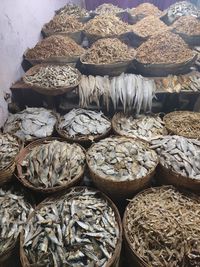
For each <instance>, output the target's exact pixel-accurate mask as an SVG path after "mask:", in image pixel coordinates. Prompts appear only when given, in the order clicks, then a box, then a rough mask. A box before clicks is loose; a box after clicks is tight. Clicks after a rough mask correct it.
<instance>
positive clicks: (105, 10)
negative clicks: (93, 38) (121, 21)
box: [95, 3, 123, 15]
mask: <svg viewBox="0 0 200 267" xmlns="http://www.w3.org/2000/svg"><path fill="white" fill-rule="evenodd" d="M122 11H123V9H122V8H120V7H118V6H115V5H113V4H110V3H105V4H102V5H100V6H98V7H97V8H96V9H95V13H97V14H100V15H104V14H108V15H111V14H117V13H119V12H122Z"/></svg>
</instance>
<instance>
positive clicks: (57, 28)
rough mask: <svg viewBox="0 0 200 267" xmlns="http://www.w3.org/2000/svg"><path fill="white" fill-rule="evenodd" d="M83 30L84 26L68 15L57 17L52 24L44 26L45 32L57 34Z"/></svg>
mask: <svg viewBox="0 0 200 267" xmlns="http://www.w3.org/2000/svg"><path fill="white" fill-rule="evenodd" d="M82 29H83V24H82V23H81V22H79V21H78V20H77V19H76V18H75V17H73V16H68V15H66V14H60V15H57V16H55V17H54V18H53V19H52V20H51V21H50V22H48V23H47V24H45V25H44V28H43V30H44V31H51V32H52V33H56V32H70V33H71V32H78V31H81V30H82Z"/></svg>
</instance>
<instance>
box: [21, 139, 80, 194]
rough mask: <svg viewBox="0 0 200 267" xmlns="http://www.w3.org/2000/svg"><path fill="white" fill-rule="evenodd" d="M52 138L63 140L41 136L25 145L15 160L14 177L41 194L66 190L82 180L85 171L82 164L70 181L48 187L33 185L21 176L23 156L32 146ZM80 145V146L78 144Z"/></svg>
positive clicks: (44, 142)
mask: <svg viewBox="0 0 200 267" xmlns="http://www.w3.org/2000/svg"><path fill="white" fill-rule="evenodd" d="M54 140H58V141H61V142H65V141H64V140H63V139H60V138H53V137H52V138H43V139H39V140H37V141H35V142H32V143H30V144H29V145H28V146H26V147H25V148H24V149H23V150H22V151H21V152H20V154H19V157H18V161H17V174H16V177H17V179H18V180H19V181H20V182H21V183H22V184H23V185H24V186H25V187H27V188H29V189H31V190H32V191H35V192H38V193H40V194H41V195H42V194H43V195H48V194H53V193H57V192H60V191H65V190H67V189H68V188H70V187H72V186H75V185H78V184H79V183H80V182H81V181H82V178H83V175H84V171H85V166H83V168H82V170H81V172H80V173H79V174H78V175H77V176H75V177H74V178H73V179H72V180H71V181H69V182H67V183H66V184H64V185H61V186H55V187H50V188H42V187H35V186H34V185H32V184H31V183H30V182H29V181H28V180H27V179H26V178H25V177H24V176H23V173H22V166H21V163H22V161H23V160H24V158H25V157H26V156H27V154H29V153H30V151H31V150H32V149H33V148H34V147H37V146H39V145H42V144H47V143H49V142H51V141H54ZM80 147H81V146H80ZM81 149H82V150H83V151H85V150H84V148H82V147H81Z"/></svg>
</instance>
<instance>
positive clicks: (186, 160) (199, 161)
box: [151, 135, 200, 179]
mask: <svg viewBox="0 0 200 267" xmlns="http://www.w3.org/2000/svg"><path fill="white" fill-rule="evenodd" d="M151 144H152V145H151V148H152V149H155V150H156V152H157V153H158V155H159V158H160V163H161V164H162V165H163V166H164V167H166V168H168V169H171V170H173V171H174V172H176V173H178V174H181V175H182V176H184V177H189V178H193V179H200V141H197V140H194V139H187V138H185V137H182V136H178V135H173V136H164V137H162V138H158V139H155V140H152V141H151Z"/></svg>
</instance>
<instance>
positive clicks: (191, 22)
mask: <svg viewBox="0 0 200 267" xmlns="http://www.w3.org/2000/svg"><path fill="white" fill-rule="evenodd" d="M172 29H173V30H175V32H176V33H183V34H186V35H188V36H199V35H200V20H199V19H197V18H196V17H194V16H183V17H180V18H179V19H177V20H176V21H175V22H174V23H173V25H172Z"/></svg>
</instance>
